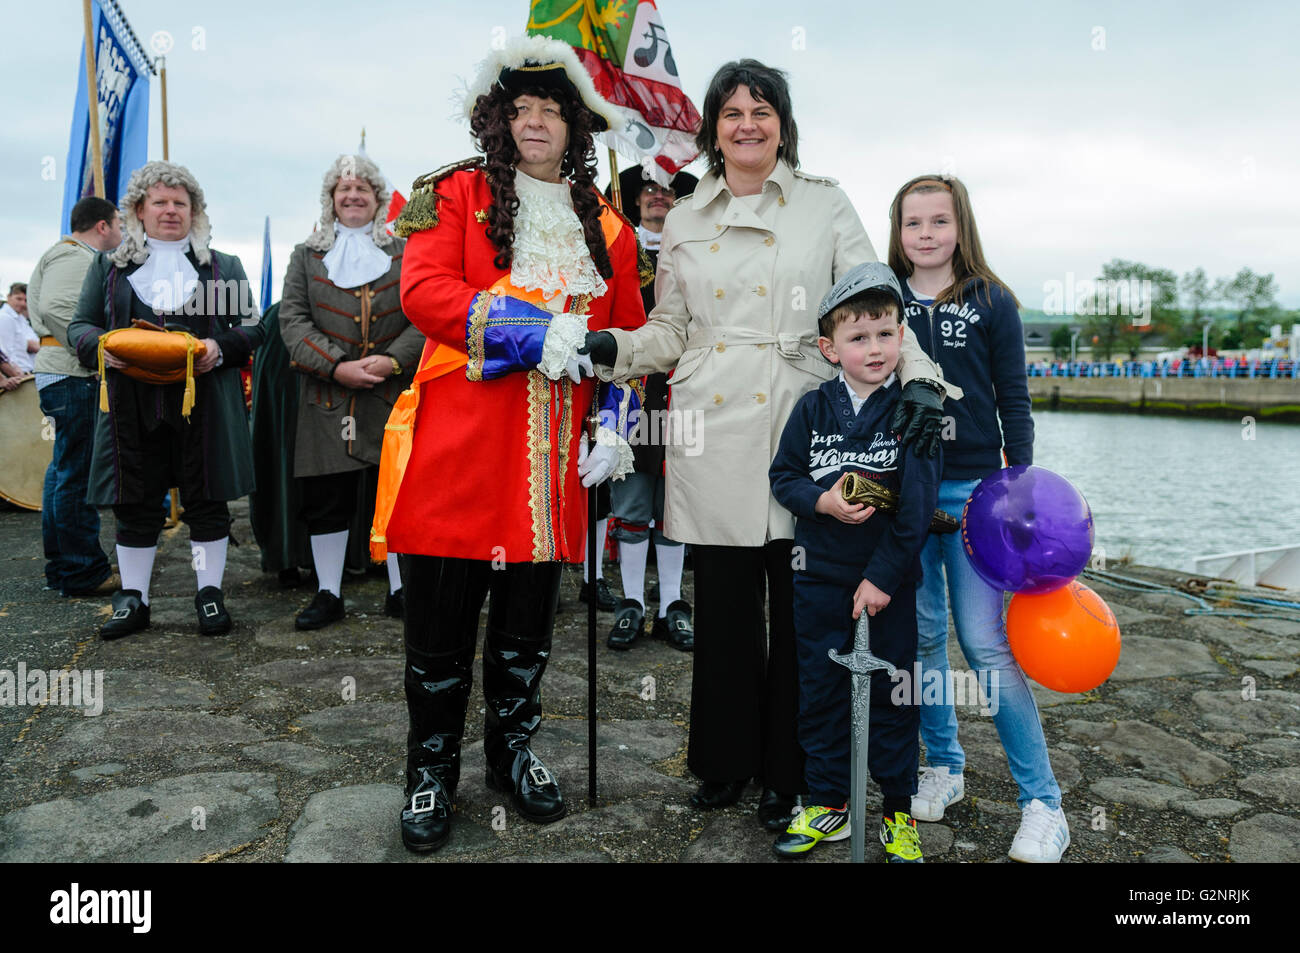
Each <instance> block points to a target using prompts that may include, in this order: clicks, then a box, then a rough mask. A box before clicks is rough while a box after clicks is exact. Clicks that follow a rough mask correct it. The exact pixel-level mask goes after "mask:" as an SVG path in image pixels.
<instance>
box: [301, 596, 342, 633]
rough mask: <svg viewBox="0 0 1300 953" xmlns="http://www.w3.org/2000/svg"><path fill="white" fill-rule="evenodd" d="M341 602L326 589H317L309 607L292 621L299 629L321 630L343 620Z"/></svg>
mask: <svg viewBox="0 0 1300 953" xmlns="http://www.w3.org/2000/svg"><path fill="white" fill-rule="evenodd" d="M343 615H344V612H343V600H342V599H341V598H340V597H338V596H336V595H334V593H332V592H330V591H329V590H328V589H318V590H317V591H316V598H315V599H313V600H312V601H311V605H309V606H308V607H307V608H305V609H303V610H302V611H301V612H299V613H298V617H297V618H296V619H294V620H293V624H294V626H296V627H297V628H299V629H323V628H324V627H325V626H327V625H329V624H330V623H331V622H337V621H339V619H341V618H343Z"/></svg>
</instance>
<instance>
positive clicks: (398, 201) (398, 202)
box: [357, 127, 406, 235]
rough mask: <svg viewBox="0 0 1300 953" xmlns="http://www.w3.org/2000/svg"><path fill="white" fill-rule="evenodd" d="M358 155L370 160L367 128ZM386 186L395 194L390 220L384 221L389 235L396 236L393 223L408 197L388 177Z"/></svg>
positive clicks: (391, 203) (358, 147)
mask: <svg viewBox="0 0 1300 953" xmlns="http://www.w3.org/2000/svg"><path fill="white" fill-rule="evenodd" d="M357 155H359V156H365V157H366V158H367V159H369V158H370V156H369V155H368V154H367V153H366V130H365V127H362V129H361V145H359V146H357ZM372 161H373V160H372ZM375 165H379V163H378V162H376V163H375ZM384 186H385V187H386V188H387V189H388V191H389V192H391V193H392V194H393V197H392V198H391V199H389V201H388V218H386V219H384V222H385V223H386V224H387V225H388V234H390V235H392V234H395V233H394V232H393V222H395V221H397V216H398V215H401V214H402V206H404V205H405V204H406V196H404V195H403V194H402V193H401V192H399V191H397V188H396V187H395V186H394V185H393V180H392V179H390V178H389V177H388V176H386V175H385V176H384Z"/></svg>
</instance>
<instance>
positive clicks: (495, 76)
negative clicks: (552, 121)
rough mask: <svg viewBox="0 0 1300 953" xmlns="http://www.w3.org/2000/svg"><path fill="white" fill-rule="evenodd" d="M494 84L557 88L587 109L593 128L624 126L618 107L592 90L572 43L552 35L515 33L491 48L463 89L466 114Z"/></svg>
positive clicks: (510, 88)
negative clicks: (496, 47)
mask: <svg viewBox="0 0 1300 953" xmlns="http://www.w3.org/2000/svg"><path fill="white" fill-rule="evenodd" d="M494 85H499V86H501V87H503V88H504V89H506V90H507V91H510V92H514V91H515V90H519V89H525V88H527V87H530V86H531V87H537V86H540V87H542V88H543V89H556V90H561V91H563V92H565V93H567V94H568V95H569V96H571V97H572V98H574V99H576V100H577V101H578V102H580V103H582V104H583V105H584V106H586V107H587V109H589V110H590V111H591V113H592V115H593V116H595V120H596V121H595V123H594V126H595V129H596V131H597V132H604V131H605V130H606V129H612V130H613V131H614V132H620V131H622V129H623V126H624V119H623V113H622V110H620V109H619V108H618V107H617V106H615V105H614V104H613V103H611V102H609V101H608V100H607V99H605V98H604V97H603V96H601V95H600V93H598V92H596V84H595V83H593V82H592V79H591V74H590V73H588V72H587V70H586V67H584V66H583V65H582V61H581V60H579V59H578V54H577V53H575V52H574V50H573V47H571V46H570V45H569V44H567V43H565V42H563V41H562V40H557V39H555V38H553V37H549V36H542V35H540V34H539V35H534V36H519V37H515V38H514V39H512V40H510V41H509V42H507V43H506V44H505V46H504V47H502V48H501V49H499V50H497V49H494V50H493V51H492V52H491V53H490V54H489V55H488V58H487V59H485V60H484V61H483V62H482V63H480V64H479V70H478V76H477V77H476V78H475V79H474V84H473V85H472V86H470V87H469V89H468V90H466V92H465V104H464V106H465V116H466V118H469V116H470V115H471V114H472V113H473V112H474V106H475V104H476V103H478V98H479V97H480V96H486V95H487V94H488V92H490V91H491V89H492V87H493V86H494Z"/></svg>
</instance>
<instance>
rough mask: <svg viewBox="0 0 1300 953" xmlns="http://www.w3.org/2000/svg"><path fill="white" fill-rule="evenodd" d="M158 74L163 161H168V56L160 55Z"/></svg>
mask: <svg viewBox="0 0 1300 953" xmlns="http://www.w3.org/2000/svg"><path fill="white" fill-rule="evenodd" d="M158 76H159V78H160V79H161V80H162V90H161V93H162V122H163V161H164V162H167V161H168V160H169V159H170V156H169V155H168V154H167V57H165V56H160V57H158Z"/></svg>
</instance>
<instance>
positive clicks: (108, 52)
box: [62, 0, 153, 234]
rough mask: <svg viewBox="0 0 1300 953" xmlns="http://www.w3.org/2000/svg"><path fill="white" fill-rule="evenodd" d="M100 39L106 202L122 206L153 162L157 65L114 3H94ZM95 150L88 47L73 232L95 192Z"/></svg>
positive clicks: (75, 153) (73, 184) (67, 199)
mask: <svg viewBox="0 0 1300 953" xmlns="http://www.w3.org/2000/svg"><path fill="white" fill-rule="evenodd" d="M90 21H91V27H92V29H93V31H94V32H93V36H94V37H95V74H96V84H95V85H96V91H97V94H98V99H99V137H100V143H101V149H102V152H103V160H104V191H105V193H106V194H105V196H104V197H105V198H106V199H108V200H109V201H110V202H114V203H116V202H117V201H118V200H119V199H120V197H121V196H122V194H123V193H124V192H125V191H126V184H127V182H128V181H129V180H130V178H131V173H133V172H134V171H135V170H136V169H138V168H139V167H140V166H142V165H144V164H145V162H146V161H147V160H148V153H149V74H150V73H152V72H153V65H152V63H151V61H150V60H149V58H148V57H147V56H146V54H145V51H144V48H143V47H142V46H141V45H140V41H139V40H138V39H137V38H136V35H135V33H134V32H133V31H132V30H131V27H130V25H128V24H127V22H126V19H125V18H124V17H123V16H122V12H121V10H120V9H118V6H117V3H116V2H114V0H109V2H108V3H107V5H106V6H101V5H100V3H99V0H94V2H92V3H91V14H90ZM93 161H94V159H93V152H92V150H91V147H90V109H89V107H88V100H87V98H86V46H85V41H84V40H83V41H82V46H81V56H80V57H79V58H78V59H77V100H76V103H75V105H74V106H73V110H72V134H71V136H70V137H69V139H68V161H67V164H66V166H65V167H64V185H63V222H62V229H63V232H64V234H66V233H67V232H68V231H69V224H68V222H69V219H70V218H71V216H72V206H74V205H76V204H77V202H78V201H80V200H81V199H83V198H85V197H86V196H87V195H94V194H95V180H94V175H93V170H92V163H93Z"/></svg>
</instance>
